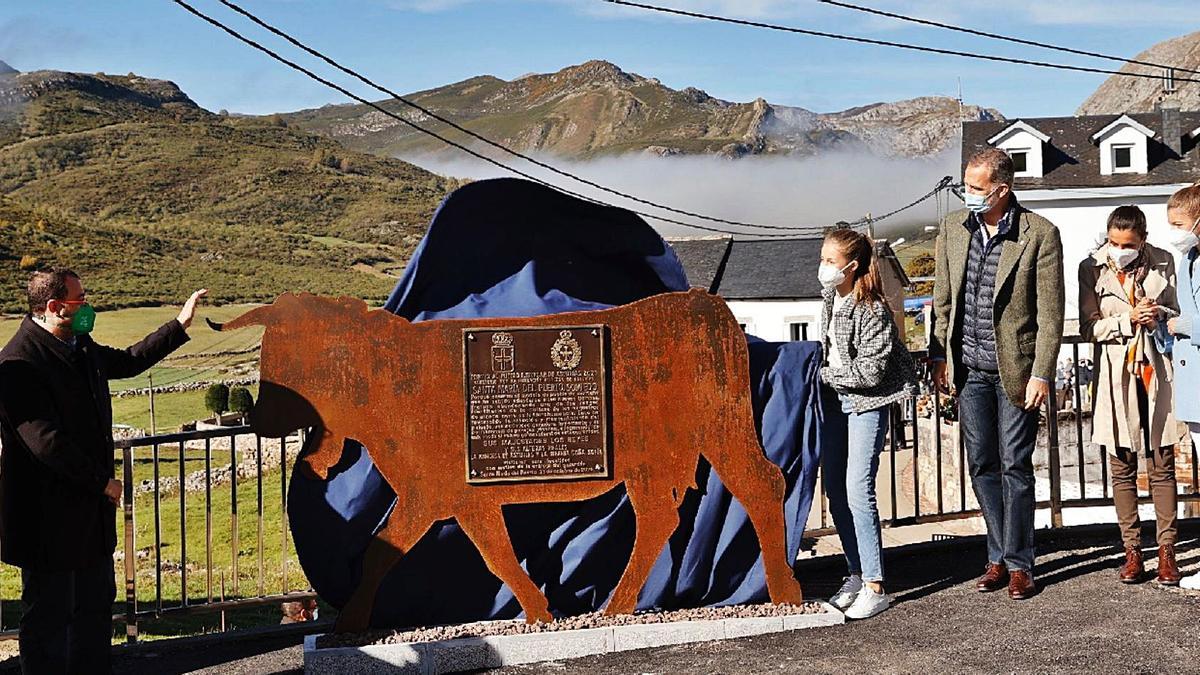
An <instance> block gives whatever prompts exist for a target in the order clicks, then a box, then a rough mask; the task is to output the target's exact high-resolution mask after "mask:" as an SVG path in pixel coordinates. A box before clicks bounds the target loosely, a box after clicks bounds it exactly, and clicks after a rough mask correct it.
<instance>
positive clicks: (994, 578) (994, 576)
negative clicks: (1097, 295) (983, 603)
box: [975, 563, 1008, 593]
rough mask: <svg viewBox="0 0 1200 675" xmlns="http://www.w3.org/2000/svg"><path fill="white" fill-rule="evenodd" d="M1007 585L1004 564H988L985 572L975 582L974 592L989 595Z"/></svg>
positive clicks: (1006, 572)
mask: <svg viewBox="0 0 1200 675" xmlns="http://www.w3.org/2000/svg"><path fill="white" fill-rule="evenodd" d="M1007 583H1008V568H1007V567H1005V565H1004V563H988V566H987V571H985V572H984V573H983V576H981V577H979V581H976V582H975V590H977V591H979V592H980V593H991V592H992V591H998V590H1000V589H1001V588H1004V585H1005V584H1007Z"/></svg>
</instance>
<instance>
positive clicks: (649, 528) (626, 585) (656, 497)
mask: <svg viewBox="0 0 1200 675" xmlns="http://www.w3.org/2000/svg"><path fill="white" fill-rule="evenodd" d="M628 491H629V501H630V503H631V504H632V505H633V514H634V519H635V523H636V527H637V531H636V534H635V536H634V540H633V553H631V554H630V556H629V564H628V565H626V566H625V573H624V574H622V575H621V581H620V582H619V583H618V584H617V587H616V588H615V589H613V593H612V597H611V598H609V600H608V606H607V607H605V608H604V613H605V614H632V613H633V610H634V609H636V608H637V599H638V593H640V592H641V590H642V586H643V585H645V583H646V577H648V576H650V569H651V568H652V567H654V561H655V560H657V559H658V554H659V553H661V552H662V549H663V546H664V545H665V544H666V543H667V539H670V538H671V533H672V532H674V531H675V528H676V527H678V526H679V511H678V510H677V505H676V504H675V502H674V501H673V500H672V499H671V492H670V485H651V486H641V487H635V486H633V485H629V487H628Z"/></svg>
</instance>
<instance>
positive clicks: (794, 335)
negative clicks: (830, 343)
mask: <svg viewBox="0 0 1200 675" xmlns="http://www.w3.org/2000/svg"><path fill="white" fill-rule="evenodd" d="M808 326H809V322H807V321H793V322H791V323H789V324H788V329H789V331H790V332H791V339H792V342H796V341H797V340H808Z"/></svg>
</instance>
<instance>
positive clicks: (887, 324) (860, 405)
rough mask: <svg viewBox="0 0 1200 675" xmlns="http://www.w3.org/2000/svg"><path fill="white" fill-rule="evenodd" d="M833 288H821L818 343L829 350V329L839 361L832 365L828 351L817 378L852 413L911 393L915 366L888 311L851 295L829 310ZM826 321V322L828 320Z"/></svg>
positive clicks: (906, 396) (894, 400)
mask: <svg viewBox="0 0 1200 675" xmlns="http://www.w3.org/2000/svg"><path fill="white" fill-rule="evenodd" d="M834 293H835V291H834V290H833V289H826V290H825V291H824V293H822V298H823V300H824V301H825V303H824V307H823V309H822V312H821V316H822V322H821V326H823V328H822V331H821V343H822V344H823V345H824V347H825V354H826V355H828V354H829V330H828V328H827V327H828V326H830V325H832V326H833V337H834V339H835V340H836V341H837V349H838V354H840V355H841V360H842V366H841V367H840V368H833V367H831V366H830V365H829V360H828V356H826V357H824V359H823V361H822V367H821V381H822V382H824V383H825V384H827V385H829V386H830V387H833V389H834V391H836V392H838V393H839V394H843V395H845V396H847V397H848V398H849V399H850V402H851V404H852V405H853V406H854V411H855V412H857V413H863V412H867V411H868V410H875V409H876V408H882V407H883V406H885V405H888V404H890V403H894V402H896V401H902V400H904V399H906V398H908V397H910V396H914V395H916V393H917V371H916V366H915V365H914V364H913V360H912V356H910V355H909V353H908V348H907V347H905V346H904V344H903V343H902V342H900V334H899V331H897V330H896V321H895V319H893V318H892V313H891V312H890V311H889V310H888V308H887V306H886V305H884V304H883V303H882V302H878V301H876V302H872V303H865V304H862V303H859V302H858V301H856V300H855V298H854V297H853V296H851V297H849V298H847V299H846V303H845V304H844V305H842V307H841V308H840V309H839V310H838V313H837V314H836V315H834V313H833V294H834ZM831 321H832V323H830V322H831Z"/></svg>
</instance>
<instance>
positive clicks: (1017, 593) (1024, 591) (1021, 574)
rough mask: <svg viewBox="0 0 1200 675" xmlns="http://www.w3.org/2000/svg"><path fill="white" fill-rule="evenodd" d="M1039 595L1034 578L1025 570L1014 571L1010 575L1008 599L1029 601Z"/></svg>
mask: <svg viewBox="0 0 1200 675" xmlns="http://www.w3.org/2000/svg"><path fill="white" fill-rule="evenodd" d="M1035 593H1037V586H1036V585H1034V583H1033V576H1032V575H1031V574H1029V572H1026V571H1025V570H1013V571H1012V572H1010V573H1009V575H1008V597H1010V598H1012V599H1013V600H1028V599H1029V598H1032V597H1033V596H1034V594H1035Z"/></svg>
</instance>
